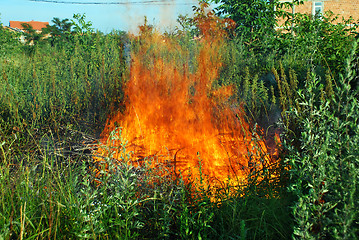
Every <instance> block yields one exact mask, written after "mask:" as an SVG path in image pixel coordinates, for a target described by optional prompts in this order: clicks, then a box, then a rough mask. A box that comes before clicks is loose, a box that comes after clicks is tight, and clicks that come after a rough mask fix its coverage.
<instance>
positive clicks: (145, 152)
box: [96, 12, 276, 186]
mask: <svg viewBox="0 0 359 240" xmlns="http://www.w3.org/2000/svg"><path fill="white" fill-rule="evenodd" d="M195 20H196V21H197V25H198V26H199V28H200V29H201V32H202V37H201V38H200V40H193V41H192V44H193V46H194V47H193V49H192V48H191V50H189V49H188V48H186V47H185V45H184V44H181V42H180V41H178V40H176V39H173V38H170V37H166V36H164V35H161V34H159V33H157V32H155V31H153V29H151V28H149V27H148V26H142V27H140V30H141V31H140V34H139V36H136V37H133V46H132V48H133V49H132V52H131V64H130V73H129V79H128V81H127V82H126V83H125V86H124V89H125V90H124V91H125V102H124V103H125V110H124V111H117V112H115V113H113V114H112V115H111V116H109V118H108V120H107V123H106V127H105V129H104V131H103V132H102V135H101V136H102V142H103V144H105V145H106V144H107V145H111V146H110V149H115V150H113V152H112V153H111V154H113V155H112V157H113V158H114V159H119V161H121V159H123V157H122V156H121V154H122V151H120V150H121V148H123V147H126V151H127V152H128V151H130V152H131V153H132V154H131V157H130V162H131V163H132V164H134V165H135V166H141V165H142V164H145V161H148V160H151V167H157V166H158V165H161V166H165V167H167V168H168V169H170V170H171V171H172V174H173V176H175V177H178V176H181V177H183V178H184V179H185V180H190V181H195V182H196V181H199V180H200V179H202V180H203V179H204V182H206V183H209V184H211V185H213V186H220V185H222V184H224V183H229V184H230V185H237V184H243V183H245V182H246V179H247V176H248V174H249V173H250V172H252V171H258V170H259V171H260V170H262V169H263V168H264V167H267V166H268V165H269V164H272V163H275V162H276V160H275V159H276V157H273V154H269V151H268V148H267V146H266V144H265V141H264V140H263V139H261V138H260V136H259V135H258V134H257V133H256V131H253V130H252V128H253V126H251V124H249V122H248V121H247V118H246V117H245V113H244V110H243V108H242V107H241V105H240V104H238V100H234V99H233V98H232V95H233V87H232V86H218V84H215V82H216V79H218V75H219V73H220V71H221V68H222V66H223V64H222V59H221V54H220V52H221V48H223V47H224V45H225V39H226V36H227V31H228V27H230V26H231V22H229V21H223V20H219V19H217V18H216V17H215V16H214V15H213V14H212V13H211V12H209V13H206V14H204V13H203V14H202V15H200V14H198V17H197V18H195ZM117 127H121V131H120V132H121V138H119V139H118V140H110V141H109V140H108V139H109V136H110V134H111V132H112V131H113V130H115V129H116V128H117ZM260 131H261V130H260V129H258V128H257V132H260ZM124 141H126V142H127V143H126V145H124ZM111 151H112V150H111ZM272 153H273V151H272ZM109 154H110V153H109V150H103V149H101V150H100V155H103V156H108V155H109ZM274 155H275V154H274ZM96 161H98V162H101V158H97V159H96Z"/></svg>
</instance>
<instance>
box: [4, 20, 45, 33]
mask: <svg viewBox="0 0 359 240" xmlns="http://www.w3.org/2000/svg"><path fill="white" fill-rule="evenodd" d="M24 23H27V24H29V25H30V26H31V27H32V28H33V29H34V30H35V31H36V32H38V33H39V32H41V31H42V29H43V28H46V26H47V25H49V23H48V22H38V21H29V22H21V21H10V24H9V27H10V28H12V29H18V30H21V31H23V30H24V27H23V26H22V24H24Z"/></svg>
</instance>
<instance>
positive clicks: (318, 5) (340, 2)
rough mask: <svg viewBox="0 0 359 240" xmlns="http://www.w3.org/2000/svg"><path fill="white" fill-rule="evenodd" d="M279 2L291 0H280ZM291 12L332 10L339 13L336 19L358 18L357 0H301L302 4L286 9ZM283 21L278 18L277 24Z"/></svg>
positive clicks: (313, 12)
mask: <svg viewBox="0 0 359 240" xmlns="http://www.w3.org/2000/svg"><path fill="white" fill-rule="evenodd" d="M280 2H292V0H280ZM286 10H287V11H288V12H291V13H306V14H312V15H315V14H317V13H319V14H323V13H324V12H327V11H332V12H333V13H334V15H340V18H339V19H338V21H341V20H342V17H344V19H349V18H350V17H352V18H353V19H354V20H358V19H359V0H303V4H300V5H296V6H293V8H292V9H286ZM282 23H284V21H283V20H281V19H280V20H279V25H281V24H282Z"/></svg>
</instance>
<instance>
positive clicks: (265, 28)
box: [211, 0, 302, 38]
mask: <svg viewBox="0 0 359 240" xmlns="http://www.w3.org/2000/svg"><path fill="white" fill-rule="evenodd" d="M211 1H212V2H214V3H216V4H219V6H218V7H217V8H216V11H217V14H218V15H220V16H222V17H225V18H231V19H232V20H234V21H235V22H236V23H237V32H238V33H239V35H242V36H243V35H244V36H246V37H248V36H249V37H251V38H257V37H260V36H262V35H263V34H268V33H274V30H275V26H276V25H277V18H278V17H283V16H285V15H289V13H288V12H286V11H284V10H283V9H284V7H291V6H292V5H293V4H298V3H299V2H302V1H301V0H293V1H292V2H280V1H279V0H240V1H239V0H211Z"/></svg>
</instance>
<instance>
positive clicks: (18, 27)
mask: <svg viewBox="0 0 359 240" xmlns="http://www.w3.org/2000/svg"><path fill="white" fill-rule="evenodd" d="M23 23H27V24H29V25H30V26H31V27H32V28H33V29H34V30H35V31H36V33H41V32H42V29H43V28H46V26H47V25H49V23H48V22H39V21H29V22H22V21H10V22H9V26H4V28H6V29H8V30H9V31H13V32H17V33H19V40H20V42H22V43H25V42H27V41H26V38H25V34H24V33H25V30H24V27H23V26H22V24H23ZM46 37H49V35H48V34H47V35H46V36H43V38H46ZM29 44H30V45H32V44H33V42H30V43H29Z"/></svg>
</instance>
